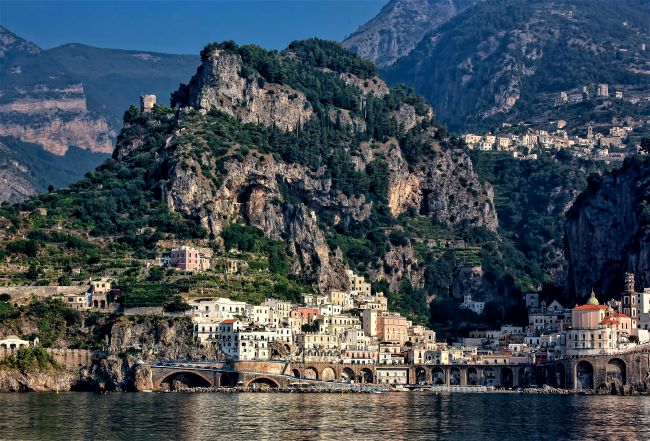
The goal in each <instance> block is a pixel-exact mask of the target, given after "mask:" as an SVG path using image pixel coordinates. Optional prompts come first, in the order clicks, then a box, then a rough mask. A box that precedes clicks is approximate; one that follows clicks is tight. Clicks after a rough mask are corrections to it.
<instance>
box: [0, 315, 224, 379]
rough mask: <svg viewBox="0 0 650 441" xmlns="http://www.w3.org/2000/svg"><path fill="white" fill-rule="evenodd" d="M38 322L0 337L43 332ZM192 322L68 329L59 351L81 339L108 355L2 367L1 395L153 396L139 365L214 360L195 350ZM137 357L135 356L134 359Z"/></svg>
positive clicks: (118, 322)
mask: <svg viewBox="0 0 650 441" xmlns="http://www.w3.org/2000/svg"><path fill="white" fill-rule="evenodd" d="M37 321H38V318H37V317H33V316H30V315H25V314H21V315H20V317H19V318H18V319H17V320H15V322H14V323H13V325H12V326H11V327H10V328H7V324H6V323H5V324H3V326H2V327H0V335H7V333H9V332H16V333H18V334H19V335H24V334H31V333H35V332H38V324H37ZM192 326H193V325H192V321H191V320H190V319H189V318H186V317H182V318H157V317H119V318H115V317H103V318H102V319H101V320H100V321H95V323H94V325H92V326H88V327H86V326H82V327H81V328H80V327H79V326H78V325H72V326H69V327H68V328H66V330H65V332H63V333H62V335H61V338H60V339H59V340H58V341H57V343H56V344H57V346H59V347H67V346H70V345H73V344H78V343H79V342H80V340H79V339H83V338H88V336H91V335H94V334H95V335H97V337H98V338H99V339H100V340H103V342H105V344H106V346H107V348H108V350H107V352H95V355H94V357H93V358H92V360H91V362H90V364H89V365H87V366H82V367H75V366H63V365H62V366H59V367H57V368H54V367H51V368H42V369H41V368H38V367H37V366H34V367H31V368H28V369H22V370H19V369H15V368H10V367H8V366H0V392H25V391H36V392H48V391H68V390H108V391H133V390H151V389H152V385H151V384H150V381H151V375H150V374H148V372H147V370H148V368H147V367H146V366H142V365H141V364H140V361H151V360H158V361H159V360H185V359H194V360H197V359H207V358H210V359H214V358H218V354H216V353H215V352H214V348H211V347H208V348H200V347H196V346H195V345H194V344H193V341H192ZM134 350H135V351H137V354H136V355H133V354H129V352H130V351H134Z"/></svg>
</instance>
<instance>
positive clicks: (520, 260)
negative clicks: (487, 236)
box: [471, 152, 604, 289]
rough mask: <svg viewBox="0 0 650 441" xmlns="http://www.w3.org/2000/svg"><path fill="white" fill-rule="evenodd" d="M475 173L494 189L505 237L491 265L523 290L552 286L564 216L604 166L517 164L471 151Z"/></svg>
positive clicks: (553, 161) (565, 161)
mask: <svg viewBox="0 0 650 441" xmlns="http://www.w3.org/2000/svg"><path fill="white" fill-rule="evenodd" d="M471 155H472V160H473V162H474V167H475V169H476V172H477V173H478V174H479V176H480V178H481V179H482V180H484V181H487V182H490V183H491V184H492V185H493V187H494V193H495V198H494V203H495V207H496V210H497V214H498V216H499V226H500V229H501V232H502V234H503V236H504V241H503V243H501V244H495V246H496V247H497V248H498V250H499V252H498V253H496V254H495V255H494V257H499V259H498V260H496V261H494V260H492V261H491V263H492V264H491V266H492V267H493V268H494V269H495V270H496V269H497V268H499V267H500V268H503V269H506V270H507V272H508V273H509V274H510V275H512V276H513V277H514V278H515V283H516V284H517V285H518V286H520V287H522V288H523V289H535V288H536V287H539V286H541V285H543V284H553V283H554V280H553V279H552V278H551V277H552V276H551V274H552V273H553V272H554V270H557V269H559V267H560V265H562V262H561V261H559V260H558V259H561V256H562V254H561V253H562V249H563V246H564V245H563V244H564V242H563V241H564V211H565V210H566V209H567V208H568V206H569V205H570V204H571V202H572V201H573V199H574V198H575V197H576V196H577V195H578V194H579V193H580V192H582V191H583V190H585V189H586V188H587V178H588V177H589V176H590V175H591V174H594V173H602V172H603V171H604V169H603V167H604V166H603V164H602V163H600V162H595V161H584V160H578V159H573V158H572V157H571V156H570V155H569V154H565V153H562V152H561V153H559V154H558V156H557V157H556V158H552V157H548V156H545V155H544V156H541V157H540V159H539V160H537V161H519V160H517V159H514V158H512V157H511V156H510V155H508V154H507V153H494V152H472V153H471Z"/></svg>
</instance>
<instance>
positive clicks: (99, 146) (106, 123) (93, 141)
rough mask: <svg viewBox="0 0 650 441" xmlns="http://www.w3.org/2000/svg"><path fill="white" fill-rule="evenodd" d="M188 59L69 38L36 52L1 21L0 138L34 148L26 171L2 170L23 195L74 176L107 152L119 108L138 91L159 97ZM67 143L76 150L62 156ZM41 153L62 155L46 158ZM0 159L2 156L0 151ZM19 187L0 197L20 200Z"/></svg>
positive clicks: (191, 60)
mask: <svg viewBox="0 0 650 441" xmlns="http://www.w3.org/2000/svg"><path fill="white" fill-rule="evenodd" d="M195 63H196V58H195V57H192V56H175V55H164V54H153V53H141V52H136V51H116V50H111V49H97V48H91V47H88V46H83V45H74V44H73V45H65V46H61V47H58V48H54V49H48V50H42V49H40V48H39V47H38V46H37V45H35V44H34V43H32V42H30V41H28V40H25V39H22V38H20V37H19V36H17V35H15V34H13V33H11V32H10V31H9V30H7V29H6V28H4V27H2V26H0V137H4V138H5V139H11V140H12V141H13V142H22V143H29V144H33V145H37V146H39V147H40V149H41V153H40V154H35V155H32V157H31V160H30V161H23V162H22V167H23V168H27V169H28V173H22V174H21V173H20V172H18V171H17V170H15V169H9V168H5V169H4V171H3V174H4V175H5V176H6V177H7V179H8V180H15V181H20V180H21V179H27V181H29V182H30V183H31V184H32V187H33V188H32V189H30V191H29V193H28V194H32V193H35V192H37V191H44V190H46V189H47V187H48V186H49V185H53V186H54V187H60V186H67V185H69V184H71V183H72V182H75V181H76V180H78V179H80V178H81V177H82V176H83V175H84V174H85V173H86V172H87V171H89V170H91V169H93V168H94V167H96V166H97V165H99V164H100V163H101V162H102V161H103V160H104V159H106V157H107V155H110V153H111V152H112V151H113V147H114V143H115V137H116V135H117V133H118V132H119V130H120V128H121V119H122V114H123V112H124V109H126V108H127V107H128V106H129V105H130V104H136V103H137V102H138V99H139V95H140V94H142V93H143V92H148V93H154V94H158V95H159V97H160V99H162V100H166V99H167V97H168V96H169V93H170V92H171V91H172V90H173V88H175V87H176V86H177V84H178V83H179V82H180V80H181V79H183V78H185V76H187V75H189V74H190V73H191V70H192V69H193V68H194V66H195ZM73 147H74V148H76V149H79V150H81V151H82V154H81V155H80V154H74V155H67V152H68V151H69V150H70V148H73ZM48 154H52V155H56V156H59V157H63V156H64V155H65V156H67V157H66V159H65V162H64V161H56V160H54V161H49V160H48V159H49V158H50V155H48ZM0 159H7V158H6V157H5V156H4V154H3V152H0ZM66 163H67V164H68V165H69V166H70V167H68V168H66V166H65V164H66ZM71 170H72V171H74V172H71ZM43 182H45V185H43V184H42V183H43ZM26 189H27V186H25V185H21V186H20V187H15V188H14V187H10V188H7V189H4V191H3V192H2V193H1V194H0V201H5V200H7V201H14V200H18V199H24V198H25V196H26V194H25V191H24V190H26Z"/></svg>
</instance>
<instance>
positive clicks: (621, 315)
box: [611, 312, 632, 318]
mask: <svg viewBox="0 0 650 441" xmlns="http://www.w3.org/2000/svg"><path fill="white" fill-rule="evenodd" d="M611 317H621V318H632V317H630V316H629V315H627V314H619V313H618V312H614V313H612V314H611Z"/></svg>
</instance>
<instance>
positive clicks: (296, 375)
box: [291, 369, 302, 378]
mask: <svg viewBox="0 0 650 441" xmlns="http://www.w3.org/2000/svg"><path fill="white" fill-rule="evenodd" d="M291 375H293V376H294V377H296V378H300V377H301V376H302V375H301V374H300V369H292V370H291Z"/></svg>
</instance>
